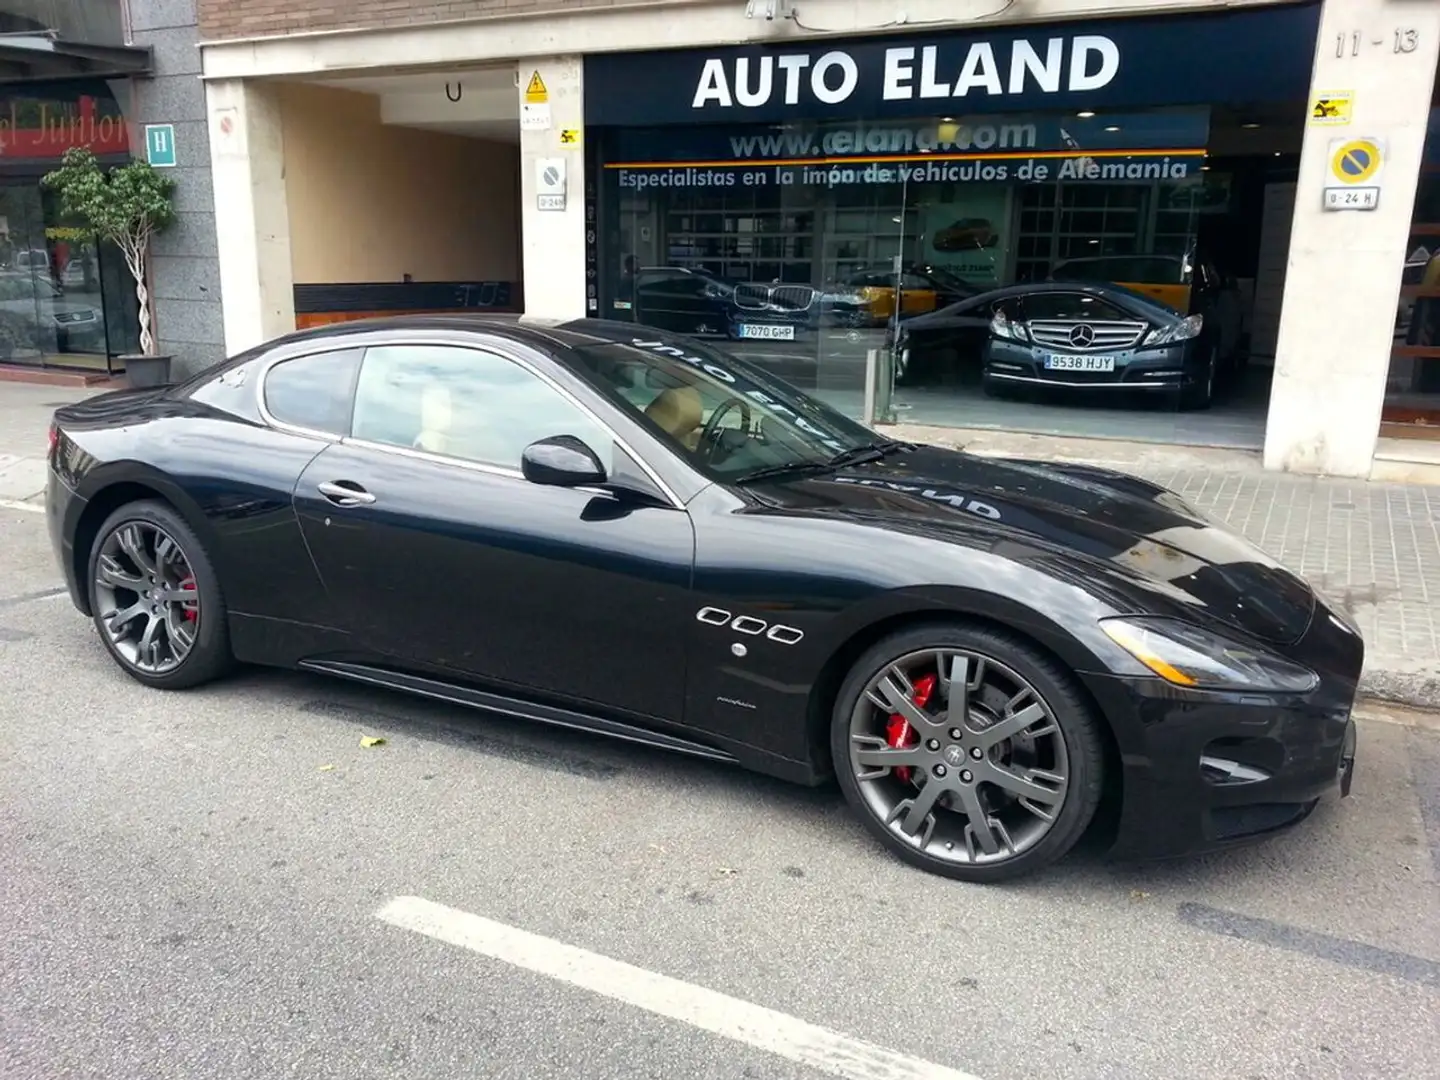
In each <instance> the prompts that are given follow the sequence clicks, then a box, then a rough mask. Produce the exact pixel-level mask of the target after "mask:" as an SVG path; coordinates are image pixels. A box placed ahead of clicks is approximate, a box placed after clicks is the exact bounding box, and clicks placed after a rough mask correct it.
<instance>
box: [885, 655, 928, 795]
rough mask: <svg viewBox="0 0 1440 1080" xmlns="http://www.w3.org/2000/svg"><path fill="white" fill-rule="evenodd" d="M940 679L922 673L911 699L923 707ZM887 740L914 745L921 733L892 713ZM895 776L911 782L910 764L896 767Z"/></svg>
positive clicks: (916, 682) (890, 742)
mask: <svg viewBox="0 0 1440 1080" xmlns="http://www.w3.org/2000/svg"><path fill="white" fill-rule="evenodd" d="M937 681H938V680H937V679H936V677H935V676H934V675H922V676H920V678H918V679H916V680H915V693H914V694H912V695H911V697H910V700H911V701H913V702H914V703H915V706H916V707H917V708H920V709H923V708H925V706H926V705H928V704H929V703H930V695H931V694H933V693H934V692H935V683H936V682H937ZM885 741H886V742H887V743H889V744H890V745H891V746H893V747H897V748H898V747H902V746H914V745H915V744H916V743H918V742H919V741H920V736H919V734H918V733H917V732H916V731H915V729H914V728H913V727H911V726H910V721H908V720H906V719H905V718H904V717H903V716H901V715H900V714H899V713H891V714H890V722H889V723H887V724H886V725H885ZM895 776H896V777H897V778H898V779H899V780H900V782H901V783H902V784H908V783H909V782H910V766H909V765H900V766H897V767H896V769H895Z"/></svg>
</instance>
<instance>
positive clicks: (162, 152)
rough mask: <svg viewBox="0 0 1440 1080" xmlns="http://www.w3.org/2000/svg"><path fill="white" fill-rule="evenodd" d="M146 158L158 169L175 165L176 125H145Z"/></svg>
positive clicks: (171, 167)
mask: <svg viewBox="0 0 1440 1080" xmlns="http://www.w3.org/2000/svg"><path fill="white" fill-rule="evenodd" d="M145 160H146V161H148V162H149V163H150V164H151V165H152V166H154V167H155V168H157V169H173V168H174V167H175V125H174V124H146V125H145Z"/></svg>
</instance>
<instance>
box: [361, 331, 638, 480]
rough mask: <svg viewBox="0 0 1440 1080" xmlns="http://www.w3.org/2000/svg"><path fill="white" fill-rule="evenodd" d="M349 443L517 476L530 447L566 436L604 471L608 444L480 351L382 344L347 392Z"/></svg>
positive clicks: (586, 421)
mask: <svg viewBox="0 0 1440 1080" xmlns="http://www.w3.org/2000/svg"><path fill="white" fill-rule="evenodd" d="M351 433H352V435H353V437H354V438H356V439H360V440H363V441H365V442H371V443H377V444H380V445H384V446H394V447H399V448H402V449H406V450H419V451H423V452H426V453H431V454H438V455H441V456H444V457H452V458H456V459H459V460H462V461H468V462H473V463H475V464H479V465H488V466H491V467H495V468H502V469H507V470H515V471H517V472H518V471H519V469H520V459H521V455H522V454H523V453H524V450H525V448H526V447H527V446H529V445H530V444H531V443H533V442H536V441H538V440H540V439H547V438H550V437H552V436H555V435H574V436H576V437H577V438H579V439H581V440H582V441H584V443H585V444H586V445H587V446H589V447H590V449H591V450H593V451H595V453H596V455H597V456H598V457H599V459H600V461H601V464H603V465H604V467H605V469H606V471H607V472H608V471H609V470H610V469H611V468H612V467H613V460H614V442H613V439H612V438H611V436H610V435H609V433H608V432H606V431H605V429H604V428H602V427H601V426H600V425H599V424H597V423H596V422H595V421H594V420H592V419H591V418H590V416H589V415H588V414H587V413H586V412H585V411H584V410H583V409H581V408H580V407H579V406H577V405H576V404H575V403H574V402H572V401H571V400H570V399H569V398H567V397H566V396H565V395H564V394H562V393H560V391H559V390H557V389H555V387H553V386H551V385H550V384H549V383H548V382H546V381H545V380H544V379H542V378H540V377H539V376H538V375H536V374H535V373H534V372H532V371H530V370H529V369H527V368H525V367H523V366H522V365H520V364H518V363H516V362H514V361H513V360H508V359H506V358H505V357H502V356H498V355H496V354H495V353H491V352H486V351H484V350H481V349H470V348H461V347H458V346H451V345H418V344H417V345H386V346H382V347H378V348H371V349H367V350H366V352H365V360H364V362H363V364H362V365H361V368H360V378H359V382H358V384H357V385H356V389H355V415H354V419H353V421H352V425H351Z"/></svg>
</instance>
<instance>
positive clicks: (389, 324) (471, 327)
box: [265, 312, 634, 350]
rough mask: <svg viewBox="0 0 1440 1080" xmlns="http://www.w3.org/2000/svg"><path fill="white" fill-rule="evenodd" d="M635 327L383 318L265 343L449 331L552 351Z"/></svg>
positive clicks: (483, 316)
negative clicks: (486, 336)
mask: <svg viewBox="0 0 1440 1080" xmlns="http://www.w3.org/2000/svg"><path fill="white" fill-rule="evenodd" d="M633 327H634V324H633V323H626V322H617V321H612V320H609V319H586V318H581V319H545V318H540V317H537V316H530V315H518V314H512V313H505V312H475V313H474V314H470V313H468V312H451V313H443V314H423V315H378V316H374V317H372V318H367V319H353V320H349V321H347V322H340V323H326V324H325V325H323V326H314V327H310V328H309V329H306V330H297V331H295V332H294V333H290V334H286V335H284V336H283V337H280V338H277V339H275V340H273V341H269V342H266V345H265V348H266V349H270V348H274V347H275V346H277V345H282V344H291V343H294V342H303V341H314V340H326V341H341V340H344V339H345V338H347V337H351V336H354V335H359V334H373V333H376V332H381V331H387V330H391V331H405V330H448V331H452V332H454V331H461V332H467V333H474V334H491V335H494V336H497V337H503V338H509V339H510V340H512V341H518V342H521V343H523V344H527V345H530V346H532V347H539V348H541V349H547V350H553V349H554V347H555V346H560V347H561V348H576V347H580V346H584V345H597V344H605V343H615V344H619V343H625V342H628V341H629V340H630V337H631V336H632V335H633V334H634V329H633Z"/></svg>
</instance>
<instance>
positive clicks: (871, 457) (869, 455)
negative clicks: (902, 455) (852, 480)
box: [826, 439, 910, 469]
mask: <svg viewBox="0 0 1440 1080" xmlns="http://www.w3.org/2000/svg"><path fill="white" fill-rule="evenodd" d="M909 449H910V444H909V443H902V442H897V441H896V440H895V439H882V440H880V441H879V442H873V443H866V444H865V445H864V446H852V447H851V448H850V449H849V450H841V451H840V453H838V454H836V455H835V456H834V457H832V458H831V459H830V460H829V461H827V462H826V464H827V465H829V466H830V467H831V468H836V469H840V468H844V467H845V466H846V465H863V464H865V463H866V462H867V461H879V460H880V459H881V458H886V457H889V456H890V455H891V454H895V453H898V452H899V451H901V450H909Z"/></svg>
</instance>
